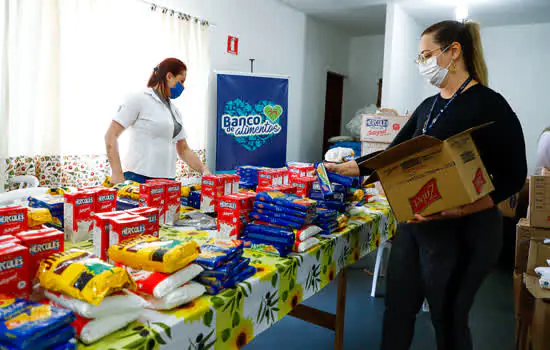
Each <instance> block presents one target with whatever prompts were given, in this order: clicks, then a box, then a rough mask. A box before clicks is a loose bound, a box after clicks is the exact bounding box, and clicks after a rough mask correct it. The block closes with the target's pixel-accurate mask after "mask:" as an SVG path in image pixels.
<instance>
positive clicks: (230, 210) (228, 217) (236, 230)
mask: <svg viewBox="0 0 550 350" xmlns="http://www.w3.org/2000/svg"><path fill="white" fill-rule="evenodd" d="M255 197H256V192H242V193H236V194H230V195H227V196H223V197H221V198H220V199H219V203H218V210H217V214H218V235H219V236H218V238H225V239H227V238H230V239H239V238H240V237H241V235H242V233H243V232H244V227H245V226H246V224H247V223H248V220H249V217H248V216H249V214H250V212H251V211H252V206H253V204H254V199H255Z"/></svg>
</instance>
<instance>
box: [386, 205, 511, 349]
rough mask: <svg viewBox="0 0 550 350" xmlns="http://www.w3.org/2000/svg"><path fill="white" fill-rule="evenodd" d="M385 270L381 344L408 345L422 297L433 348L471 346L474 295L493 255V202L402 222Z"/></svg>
mask: <svg viewBox="0 0 550 350" xmlns="http://www.w3.org/2000/svg"><path fill="white" fill-rule="evenodd" d="M398 233H399V235H398V236H397V237H396V238H395V240H394V242H393V245H392V250H391V255H390V260H389V265H388V274H387V278H388V279H387V291H386V310H385V313H384V327H383V335H382V349H383V350H406V349H409V347H410V345H411V342H412V339H413V335H414V326H415V321H416V315H417V313H418V312H419V310H420V308H421V307H422V303H423V301H424V298H427V300H428V303H429V305H430V314H431V319H432V324H433V326H434V329H435V334H436V342H437V349H438V350H471V349H472V348H473V345H472V337H471V334H470V328H469V326H468V317H469V313H470V309H471V307H472V304H473V302H474V297H475V295H476V293H477V291H478V289H479V287H480V286H481V283H482V282H483V280H484V279H485V277H486V276H487V275H488V274H489V272H490V270H491V268H492V267H493V266H494V264H495V263H496V262H497V260H498V256H499V253H500V249H501V246H502V215H501V213H500V211H499V210H498V209H497V208H493V209H489V210H486V211H483V212H479V213H476V214H473V215H470V216H467V217H463V218H460V219H453V220H441V221H433V222H428V223H423V224H402V225H400V226H399V230H398Z"/></svg>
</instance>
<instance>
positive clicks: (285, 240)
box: [243, 232, 296, 245]
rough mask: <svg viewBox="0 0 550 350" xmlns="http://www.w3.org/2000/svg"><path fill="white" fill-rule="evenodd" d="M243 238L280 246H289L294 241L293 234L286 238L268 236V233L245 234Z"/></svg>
mask: <svg viewBox="0 0 550 350" xmlns="http://www.w3.org/2000/svg"><path fill="white" fill-rule="evenodd" d="M243 238H244V239H258V240H262V241H266V242H272V243H276V244H282V245H290V244H293V242H295V241H296V239H295V237H294V234H292V235H289V236H287V237H282V236H272V235H269V234H268V233H258V232H247V233H245V234H244V236H243Z"/></svg>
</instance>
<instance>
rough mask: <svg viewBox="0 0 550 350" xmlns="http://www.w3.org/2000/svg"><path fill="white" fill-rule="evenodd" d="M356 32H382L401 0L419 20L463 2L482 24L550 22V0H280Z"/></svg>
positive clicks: (447, 14)
mask: <svg viewBox="0 0 550 350" xmlns="http://www.w3.org/2000/svg"><path fill="white" fill-rule="evenodd" d="M280 1H281V2H283V3H285V4H287V5H288V6H291V7H293V8H295V9H297V10H299V11H301V12H304V13H306V14H308V15H310V16H311V17H313V18H318V19H321V20H324V21H326V22H330V23H332V24H334V25H336V26H338V27H341V28H342V29H344V30H346V31H348V32H349V33H350V34H352V35H354V36H361V35H372V34H383V33H384V29H385V19H386V4H387V3H399V4H400V5H401V6H402V7H403V9H404V10H405V11H406V12H407V13H409V14H410V15H411V16H412V17H413V18H415V19H416V20H417V21H418V22H419V23H421V24H424V25H429V24H432V23H435V22H438V21H441V20H444V19H454V9H455V7H456V6H457V5H459V4H463V5H465V6H466V7H468V9H469V17H470V18H471V19H472V20H475V21H477V22H479V23H480V24H481V25H482V27H492V26H500V25H510V24H528V23H539V22H550V0H280Z"/></svg>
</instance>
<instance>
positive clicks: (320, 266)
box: [78, 203, 396, 350]
mask: <svg viewBox="0 0 550 350" xmlns="http://www.w3.org/2000/svg"><path fill="white" fill-rule="evenodd" d="M350 222H352V224H350V225H348V226H346V227H345V228H343V229H341V230H340V231H338V232H336V233H333V234H332V235H331V236H329V237H325V238H322V239H321V244H320V245H318V246H317V247H315V248H312V249H311V250H310V251H308V252H306V253H303V254H295V255H293V256H291V257H288V258H279V257H275V256H269V255H265V254H263V253H258V252H255V251H252V250H245V254H244V255H245V256H246V257H249V258H251V264H252V265H254V266H255V267H256V268H257V273H256V274H255V275H254V276H253V277H251V278H249V279H248V280H246V281H244V282H242V283H240V284H239V285H238V286H237V287H236V288H234V289H228V290H226V291H224V292H222V293H220V294H218V295H217V296H203V297H201V298H199V299H197V300H195V301H193V302H191V303H190V304H188V305H184V306H181V307H179V308H178V309H175V310H172V311H169V312H157V311H152V310H146V311H145V313H144V314H143V315H142V317H140V318H139V319H138V321H136V322H134V323H132V324H130V325H129V326H127V327H125V328H124V329H122V330H120V331H118V332H116V333H114V334H112V335H110V336H107V337H105V338H103V339H102V340H100V341H98V342H96V343H94V344H92V345H88V346H85V345H83V344H79V349H90V350H92V349H93V350H96V349H97V350H100V349H101V350H110V349H144V350H150V349H188V350H199V349H201V350H209V349H212V350H219V349H240V348H242V347H243V346H244V345H245V344H247V343H248V342H250V341H251V340H252V339H253V338H254V337H255V336H257V335H258V334H260V333H261V332H263V331H265V330H266V329H268V328H269V327H270V326H272V325H273V324H274V323H275V322H277V321H278V320H280V319H281V318H283V317H284V316H285V315H287V314H288V313H289V312H290V311H291V310H292V309H293V308H294V307H295V306H296V305H298V304H299V303H301V302H302V301H304V300H306V299H307V298H309V297H311V296H313V295H314V294H316V293H317V292H319V291H320V290H321V289H323V288H324V287H325V286H327V285H328V284H329V283H330V282H331V281H332V280H334V279H335V278H336V276H337V275H338V272H339V271H340V270H342V269H343V268H345V267H346V266H348V265H350V264H353V263H354V262H356V261H357V260H359V259H360V258H362V257H363V256H365V255H367V254H368V253H369V252H371V251H372V250H374V249H376V248H377V247H378V246H379V245H380V243H381V242H383V241H385V240H387V239H389V238H391V236H392V235H393V234H394V233H395V230H396V221H395V219H394V217H393V215H392V214H391V211H390V208H389V206H388V205H387V203H371V204H369V205H368V207H366V210H365V211H364V212H363V213H361V214H360V215H356V216H353V217H351V220H350ZM162 234H163V236H164V237H167V238H178V239H183V240H189V239H194V240H196V241H198V242H199V243H201V242H202V241H205V240H206V239H208V237H209V233H208V232H205V231H180V230H176V229H173V228H165V229H164V230H163V233H162ZM78 246H79V247H81V248H85V249H86V248H91V246H90V243H87V242H84V243H82V244H79V245H78Z"/></svg>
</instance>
